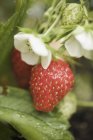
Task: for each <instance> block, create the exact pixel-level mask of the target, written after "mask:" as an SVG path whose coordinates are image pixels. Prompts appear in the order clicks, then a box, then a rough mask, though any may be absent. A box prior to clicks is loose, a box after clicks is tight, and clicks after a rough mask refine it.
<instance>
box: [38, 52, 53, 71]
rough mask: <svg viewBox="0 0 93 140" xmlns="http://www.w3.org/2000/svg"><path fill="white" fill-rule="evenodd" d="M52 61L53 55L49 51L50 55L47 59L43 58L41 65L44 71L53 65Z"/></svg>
mask: <svg viewBox="0 0 93 140" xmlns="http://www.w3.org/2000/svg"><path fill="white" fill-rule="evenodd" d="M51 60H52V54H51V51H48V55H47V56H45V57H43V56H42V57H41V65H42V67H43V68H44V69H47V68H48V66H49V65H50V63H51Z"/></svg>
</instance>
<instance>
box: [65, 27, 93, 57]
mask: <svg viewBox="0 0 93 140" xmlns="http://www.w3.org/2000/svg"><path fill="white" fill-rule="evenodd" d="M65 47H66V49H67V51H68V53H69V55H70V56H72V57H77V58H79V57H82V56H84V57H86V58H88V59H93V31H92V30H90V31H89V30H86V29H85V28H84V27H81V26H78V27H77V28H76V29H75V30H74V31H73V33H72V36H71V37H70V38H69V39H68V40H67V41H66V42H65Z"/></svg>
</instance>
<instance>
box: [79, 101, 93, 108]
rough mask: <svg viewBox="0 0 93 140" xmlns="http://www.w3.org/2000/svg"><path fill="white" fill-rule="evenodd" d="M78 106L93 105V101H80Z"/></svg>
mask: <svg viewBox="0 0 93 140" xmlns="http://www.w3.org/2000/svg"><path fill="white" fill-rule="evenodd" d="M78 106H80V107H93V102H92V101H78Z"/></svg>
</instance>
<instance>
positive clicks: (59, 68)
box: [30, 60, 74, 112]
mask: <svg viewBox="0 0 93 140" xmlns="http://www.w3.org/2000/svg"><path fill="white" fill-rule="evenodd" d="M73 83H74V75H73V73H72V71H71V69H70V67H69V65H68V64H67V63H66V62H65V61H61V60H58V61H52V62H51V64H50V66H49V67H48V68H47V69H46V70H45V69H43V68H42V66H41V64H39V65H37V66H35V67H33V68H32V71H31V79H30V89H31V92H32V97H33V101H34V105H35V108H36V109H37V110H39V111H43V112H49V111H52V110H53V108H54V107H55V106H56V105H57V104H58V103H59V101H60V100H62V98H63V97H64V96H65V95H66V94H67V92H68V91H70V90H71V88H72V86H73Z"/></svg>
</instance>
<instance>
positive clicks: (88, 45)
mask: <svg viewBox="0 0 93 140" xmlns="http://www.w3.org/2000/svg"><path fill="white" fill-rule="evenodd" d="M75 38H76V39H77V40H78V41H79V43H80V44H81V45H82V47H83V48H84V49H86V50H93V34H92V32H86V31H83V32H81V33H80V34H76V35H75Z"/></svg>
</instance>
